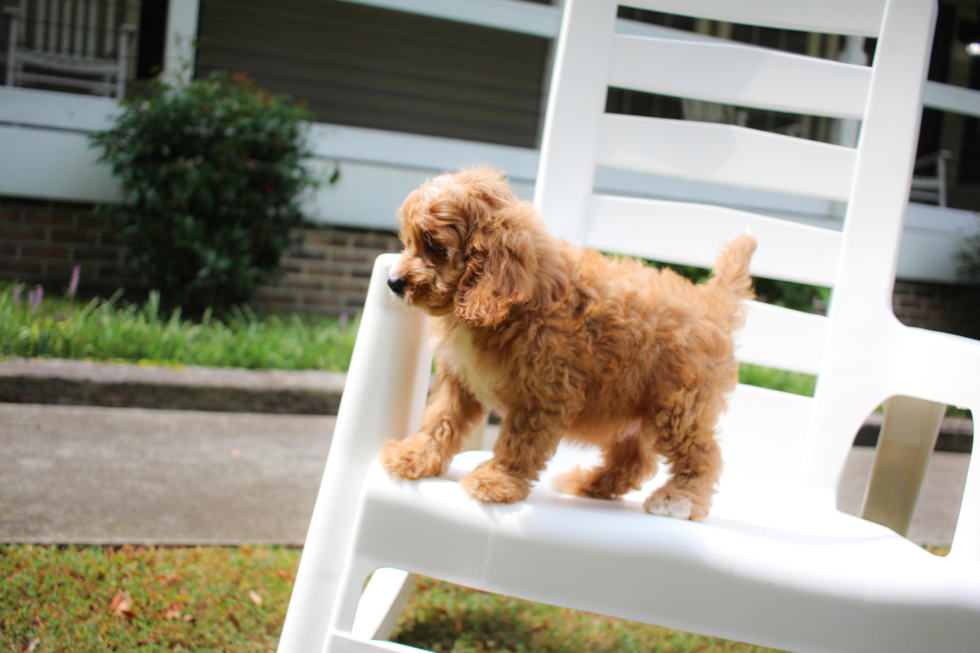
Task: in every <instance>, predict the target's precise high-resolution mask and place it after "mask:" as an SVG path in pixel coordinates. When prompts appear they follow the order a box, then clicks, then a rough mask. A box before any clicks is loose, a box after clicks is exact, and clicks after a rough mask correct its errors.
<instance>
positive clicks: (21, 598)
mask: <svg viewBox="0 0 980 653" xmlns="http://www.w3.org/2000/svg"><path fill="white" fill-rule="evenodd" d="M299 555H300V550H299V549H290V548H284V547H271V546H269V547H266V546H255V547H252V546H240V547H198V548H165V547H131V546H124V547H121V548H113V547H97V546H91V547H89V546H64V547H58V546H38V545H29V544H28V545H0V596H2V597H3V600H2V601H0V649H2V650H4V651H16V652H18V653H20V652H22V651H28V650H30V651H32V652H34V653H47V652H50V651H69V650H70V651H112V650H133V649H137V648H139V649H140V650H144V651H250V652H251V651H274V650H275V647H276V643H277V641H278V638H279V632H280V630H281V629H282V622H283V618H284V617H285V614H286V606H287V604H288V601H289V593H290V591H291V589H292V584H293V579H294V574H295V572H296V567H297V566H298V564H299ZM393 639H395V640H396V641H398V642H401V643H403V644H408V645H410V646H416V647H419V648H429V649H431V650H435V651H447V652H448V651H454V652H457V653H464V652H465V653H469V652H476V651H542V652H549V653H578V652H583V653H584V652H596V653H598V652H602V651H609V652H613V651H616V652H622V653H628V652H631V651H644V652H646V651H678V652H680V651H699V652H704V653H720V652H722V651H741V652H745V653H748V652H750V651H752V652H757V651H767V650H769V649H761V648H758V647H754V646H747V645H744V644H739V643H736V642H728V641H725V640H719V639H714V638H711V637H702V636H700V635H691V634H689V633H684V632H680V631H674V630H668V629H665V628H659V627H656V626H649V625H646V624H640V623H636V622H632V621H625V620H622V619H613V618H611V617H603V616H599V615H595V614H591V613H586V612H579V611H576V610H569V609H565V608H557V607H554V606H549V605H543V604H538V603H531V602H528V601H521V600H518V599H512V598H509V597H504V596H498V595H495V594H487V593H484V592H478V591H475V590H470V589H466V588H463V587H459V586H457V585H451V584H449V583H444V582H441V581H437V580H433V579H430V578H420V579H419V580H418V583H417V586H416V590H415V592H414V594H413V596H412V598H411V600H410V601H409V603H408V605H407V606H406V608H405V610H404V611H403V613H402V616H401V619H400V620H399V622H398V625H397V626H396V629H395V632H394V634H393Z"/></svg>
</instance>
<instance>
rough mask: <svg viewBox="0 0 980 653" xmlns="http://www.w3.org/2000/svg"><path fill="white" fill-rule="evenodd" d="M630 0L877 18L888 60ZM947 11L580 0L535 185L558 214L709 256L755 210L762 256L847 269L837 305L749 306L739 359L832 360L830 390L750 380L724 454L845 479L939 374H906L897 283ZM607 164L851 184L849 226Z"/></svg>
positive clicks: (907, 3)
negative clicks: (720, 202) (795, 118)
mask: <svg viewBox="0 0 980 653" xmlns="http://www.w3.org/2000/svg"><path fill="white" fill-rule="evenodd" d="M619 4H627V5H629V6H632V7H637V8H640V9H649V10H654V11H659V12H665V13H668V14H679V15H683V16H692V17H695V18H703V19H708V20H717V21H723V22H729V23H738V24H748V25H760V26H763V27H774V28H783V29H792V30H800V31H804V32H816V33H828V34H843V35H858V36H868V37H874V38H876V39H877V45H876V50H875V55H874V61H873V65H872V66H870V67H867V66H856V65H851V64H845V63H839V62H836V61H831V60H826V59H818V58H814V57H807V56H802V55H795V54H788V53H785V52H780V51H776V50H767V49H763V48H759V47H754V46H747V45H742V44H739V43H734V42H733V43H717V42H706V41H700V40H673V39H663V38H644V37H637V36H626V35H622V34H617V33H616V29H615V26H616V22H617V5H619ZM935 12H936V7H935V2H934V1H933V0H887V1H886V0H820V1H819V2H814V1H813V0H627V1H625V2H623V0H584V1H582V0H567V2H566V6H565V10H564V16H563V21H562V26H561V33H560V37H559V41H558V46H557V51H556V60H555V71H554V75H553V78H552V88H551V93H550V98H549V104H548V109H547V114H546V121H545V129H544V135H543V144H542V152H541V162H540V168H539V171H538V177H537V185H536V190H535V204H536V206H537V207H538V209H539V210H540V211H541V212H542V214H543V216H544V218H545V220H546V221H547V222H548V224H549V227H550V229H551V230H552V231H553V232H554V233H556V234H558V235H560V236H561V237H563V238H566V239H567V240H569V241H571V242H574V243H576V244H580V245H584V246H588V247H594V248H597V249H599V250H602V251H609V252H616V253H623V254H629V255H633V256H640V257H643V258H648V259H654V260H659V261H664V262H668V263H675V264H684V265H696V266H700V267H710V266H711V263H712V261H713V259H714V257H715V256H716V254H717V252H718V249H719V245H720V244H721V243H722V242H723V241H725V240H729V239H731V238H734V237H735V236H737V235H738V234H740V233H741V232H743V231H744V230H745V229H746V227H748V228H751V230H752V232H753V233H754V234H755V235H756V236H757V238H758V241H759V247H758V250H757V252H756V254H755V257H754V259H753V262H752V271H753V274H754V275H756V276H761V277H767V278H773V279H782V280H787V281H793V282H800V283H807V284H814V285H819V286H827V287H832V288H833V289H834V292H833V300H832V302H831V306H830V312H829V316H828V317H826V318H825V317H822V316H817V315H811V314H804V313H801V312H797V311H791V310H788V309H782V308H778V307H774V306H767V305H763V304H759V303H753V304H752V306H751V307H750V310H749V317H748V320H747V323H746V327H745V329H744V331H743V333H742V335H741V341H740V349H739V353H738V355H739V359H740V360H741V361H742V362H747V363H754V364H759V365H764V366H767V367H773V368H779V369H784V370H791V371H797V372H804V373H808V374H813V375H818V383H817V390H816V393H815V396H814V398H812V399H810V398H804V397H799V396H791V395H787V394H785V393H775V392H768V391H761V390H759V391H755V390H744V389H740V393H738V394H737V395H736V397H735V398H734V399H733V402H732V407H731V409H730V411H729V415H728V417H727V418H726V419H727V420H729V422H732V421H737V422H740V426H741V428H739V429H737V432H738V433H739V438H740V441H739V442H731V441H727V442H723V446H724V448H725V456H726V469H727V471H726V474H738V473H742V472H747V471H749V470H750V469H751V470H752V471H753V473H754V472H761V473H764V474H769V475H773V474H775V475H781V476H783V477H785V478H787V479H802V481H803V482H805V483H807V484H808V485H811V486H815V487H819V488H825V489H828V488H829V489H831V490H832V489H833V488H834V486H835V484H836V480H837V476H838V473H839V471H840V470H841V469H842V466H843V463H844V461H845V459H846V455H847V451H848V449H849V447H850V445H851V440H852V438H853V436H854V434H855V433H856V432H857V430H858V428H859V427H860V425H861V423H862V422H863V420H864V419H865V418H866V417H867V416H868V414H869V413H871V412H872V411H873V410H874V408H875V407H876V406H878V405H880V404H881V403H882V402H883V401H884V400H885V399H887V398H888V397H890V396H894V395H911V396H918V395H915V394H914V393H913V390H917V391H919V392H921V391H922V390H923V387H922V386H921V385H920V386H917V387H916V388H912V387H911V385H909V384H904V383H903V382H901V381H899V380H898V377H896V375H895V369H896V361H897V360H900V359H901V357H902V353H901V352H902V349H903V348H904V345H903V344H902V343H903V342H904V338H906V334H905V330H904V327H902V326H901V325H900V324H899V322H898V321H897V320H896V319H895V317H894V314H893V313H892V310H891V292H892V286H893V283H894V277H895V269H896V261H897V257H898V250H899V245H900V238H901V234H902V225H903V220H904V215H905V209H906V205H907V201H908V197H909V185H910V181H911V177H912V168H913V161H914V155H915V147H916V140H917V136H918V129H919V118H920V113H921V95H922V88H923V84H924V81H925V75H926V69H927V65H928V61H929V52H930V48H931V42H932V33H933V25H934V21H935ZM610 87H616V88H623V89H632V90H639V91H645V92H651V93H657V94H660V95H665V96H674V97H680V98H686V99H690V100H696V101H707V102H716V103H721V104H726V105H734V106H737V107H753V108H760V109H769V110H775V111H781V112H787V113H795V114H803V115H810V116H828V117H833V118H842V119H857V120H862V121H863V122H862V128H861V137H860V141H859V143H858V145H857V148H856V149H855V148H848V147H843V146H838V145H831V144H827V143H821V142H815V141H810V140H805V139H801V138H794V137H791V136H785V135H781V134H774V133H768V132H762V131H758V130H753V129H748V128H745V127H740V126H736V125H731V124H718V123H706V122H693V121H684V120H671V119H661V118H645V117H636V116H626V115H615V114H608V113H605V104H606V95H607V90H608V89H609V88H610ZM600 166H603V167H610V168H619V169H625V170H631V171H639V172H644V173H652V174H656V175H663V176H670V177H677V178H681V179H686V180H695V181H700V182H710V183H714V184H723V185H728V186H735V187H742V188H749V189H759V190H765V191H774V192H779V193H787V194H793V195H799V196H805V197H812V198H822V199H825V200H833V201H837V202H847V207H848V208H847V213H846V217H845V221H844V229H843V232H839V231H834V230H829V229H821V228H817V227H813V226H808V225H803V224H798V223H795V222H791V221H786V220H779V219H774V218H770V217H766V216H761V215H755V214H750V213H746V212H741V211H735V210H731V209H727V208H722V207H717V206H707V205H700V204H690V203H678V202H668V201H659V200H650V199H637V198H632V197H611V196H604V195H600V194H596V193H595V192H594V186H595V184H594V182H595V175H596V170H597V167H600ZM905 376H906V377H909V376H914V375H910V374H906V375H905ZM913 385H914V384H913ZM930 391H931V390H930ZM939 394H942V392H939ZM924 398H928V399H933V400H942V399H936V398H935V397H933V396H926V397H924ZM945 402H946V403H952V402H951V401H949V399H946V400H945ZM794 433H799V436H798V437H797V436H795V435H793V434H794Z"/></svg>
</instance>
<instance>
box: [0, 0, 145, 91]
mask: <svg viewBox="0 0 980 653" xmlns="http://www.w3.org/2000/svg"><path fill="white" fill-rule="evenodd" d="M117 9H118V10H119V11H117ZM124 11H125V8H124V7H117V3H116V2H96V0H38V1H35V2H27V1H25V0H21V2H20V6H18V7H4V8H3V13H4V14H6V15H7V16H9V19H10V27H9V29H10V31H9V33H8V34H9V39H8V42H7V78H6V85H7V86H28V85H33V84H43V85H55V86H64V87H69V88H78V89H81V90H84V91H88V92H91V93H95V94H98V95H106V96H111V97H116V98H122V97H123V96H124V95H125V94H126V77H127V73H126V69H127V66H129V47H130V45H131V44H132V41H133V39H134V38H135V35H136V31H137V29H136V26H135V25H130V24H128V23H126V24H122V25H117V23H118V22H119V18H121V17H122V14H123V12H124ZM31 28H32V29H31ZM28 36H30V37H31V38H30V43H28V38H27V37H28Z"/></svg>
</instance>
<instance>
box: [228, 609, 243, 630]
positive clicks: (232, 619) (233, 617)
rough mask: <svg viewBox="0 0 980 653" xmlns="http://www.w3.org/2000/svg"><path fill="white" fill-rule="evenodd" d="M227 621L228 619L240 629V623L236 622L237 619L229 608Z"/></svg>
mask: <svg viewBox="0 0 980 653" xmlns="http://www.w3.org/2000/svg"><path fill="white" fill-rule="evenodd" d="M228 621H230V622H231V625H233V626H234V627H235V628H236V629H238V630H241V629H242V626H241V624H239V623H238V619H237V618H236V617H235V615H233V614H232V613H231V610H229V611H228Z"/></svg>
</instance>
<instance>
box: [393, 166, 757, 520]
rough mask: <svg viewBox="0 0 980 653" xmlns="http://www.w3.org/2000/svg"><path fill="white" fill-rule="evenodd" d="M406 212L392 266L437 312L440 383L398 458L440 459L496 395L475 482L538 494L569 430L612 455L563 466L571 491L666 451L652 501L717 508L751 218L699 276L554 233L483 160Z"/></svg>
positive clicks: (607, 481)
mask: <svg viewBox="0 0 980 653" xmlns="http://www.w3.org/2000/svg"><path fill="white" fill-rule="evenodd" d="M399 220H400V222H401V232H400V235H401V239H402V242H403V243H404V245H405V249H404V252H403V253H402V256H401V258H400V259H399V261H398V263H397V264H396V266H395V267H394V268H393V270H392V276H393V277H395V278H399V279H402V280H404V282H405V286H404V290H403V292H402V299H403V300H404V301H405V302H407V303H408V304H409V305H411V306H415V307H418V308H420V309H422V310H424V311H426V312H427V313H428V314H429V315H430V316H432V319H431V329H430V331H431V333H432V338H433V341H434V343H435V358H436V384H435V386H434V388H433V391H432V393H431V395H430V397H429V403H428V405H427V407H426V409H425V413H424V416H423V418H422V424H421V428H420V430H419V432H418V433H416V434H414V435H412V436H411V437H409V438H406V439H404V440H400V441H391V442H388V443H387V444H386V446H385V447H384V449H383V450H382V452H381V455H380V458H381V462H382V465H383V466H384V468H385V470H386V471H387V472H388V473H389V474H391V475H393V476H396V477H400V478H409V479H416V478H422V477H427V476H437V475H440V474H442V473H444V472H445V471H446V469H447V468H448V465H449V462H450V460H451V458H452V457H453V456H454V455H455V454H457V453H458V452H459V451H460V450H461V449H462V446H463V441H464V439H465V437H466V435H468V434H469V433H470V432H471V431H472V430H473V428H474V427H475V426H476V425H477V424H479V422H480V421H481V420H482V418H483V417H484V415H485V414H486V412H487V410H488V409H490V408H493V409H494V410H496V411H498V412H499V413H500V414H501V415H502V416H503V422H502V425H501V429H500V436H499V438H498V440H497V444H496V446H495V447H494V456H493V458H492V459H491V460H489V461H487V462H486V463H484V464H483V465H481V466H480V467H479V468H477V469H476V470H474V471H473V472H472V473H470V474H468V475H467V476H465V477H464V478H463V479H462V481H461V484H462V486H463V488H464V490H465V491H466V492H467V493H468V494H469V495H470V496H472V497H473V498H476V499H478V500H480V501H484V502H501V503H512V502H515V501H519V500H522V499H524V498H526V497H527V495H528V492H529V491H530V488H531V483H532V482H533V481H535V480H537V479H538V474H539V472H540V471H541V470H542V469H543V468H544V466H545V465H546V463H547V462H548V460H549V459H550V458H551V457H552V455H553V454H554V452H555V449H556V448H557V446H558V442H559V440H561V439H562V438H565V439H567V440H570V441H572V442H577V443H584V444H593V445H597V446H598V447H600V448H601V449H602V451H603V452H604V458H603V462H602V463H601V464H600V465H599V466H598V467H596V468H594V469H588V470H582V469H576V470H573V471H571V472H568V473H566V474H564V475H562V476H561V477H559V478H558V479H557V481H556V488H557V489H559V490H560V491H562V492H565V493H569V494H575V495H579V496H586V497H595V498H602V499H615V498H618V497H620V496H622V495H623V494H624V493H626V492H629V491H631V490H635V489H638V488H639V487H640V486H641V485H642V484H643V483H645V482H646V481H647V480H649V479H650V478H652V477H653V475H654V474H655V473H656V471H657V464H658V459H659V458H660V457H661V456H662V457H663V458H664V459H665V460H666V461H667V462H668V463H669V464H670V471H671V477H670V479H669V480H668V481H667V483H666V484H665V485H664V486H663V487H661V488H659V489H658V490H656V491H655V492H654V493H653V494H652V495H651V496H650V497H649V498H648V499H647V501H646V503H645V507H646V509H647V510H648V511H650V512H653V513H654V514H661V515H669V516H673V517H679V518H687V519H693V520H701V519H704V517H705V516H707V514H708V510H709V508H710V507H711V501H712V497H713V495H714V492H715V488H716V485H717V481H718V478H719V474H720V472H721V467H722V461H721V454H720V451H719V448H718V444H717V442H716V439H715V435H716V433H715V432H716V425H717V421H718V418H719V416H720V415H721V414H722V413H723V412H724V411H725V409H726V403H725V402H726V396H727V395H728V394H729V393H730V392H731V391H732V390H734V388H735V385H736V383H737V379H738V363H737V362H736V360H735V357H734V344H733V339H732V332H733V331H734V330H736V329H738V328H739V327H740V326H741V325H742V323H743V321H744V307H743V300H746V299H750V298H752V297H753V292H752V288H751V278H750V277H749V270H748V267H749V259H750V258H751V256H752V253H753V251H754V250H755V239H754V238H753V237H752V236H751V235H749V234H747V233H746V234H743V235H742V236H740V237H739V238H737V239H735V240H734V241H732V242H730V243H728V244H727V245H725V246H724V248H723V249H722V253H721V255H720V256H719V257H718V259H717V260H716V261H715V268H714V275H713V277H712V278H711V279H710V280H709V281H708V282H707V283H706V284H702V285H694V284H691V283H690V282H689V281H687V280H686V279H684V278H683V277H681V276H679V275H677V274H675V273H674V272H673V271H671V270H656V269H653V268H650V267H647V266H645V265H644V264H643V263H642V262H639V261H635V260H631V259H614V258H609V257H606V256H603V255H601V254H599V253H598V252H595V251H590V250H585V249H581V248H577V247H574V246H572V245H570V244H568V243H567V242H565V241H562V240H559V239H557V238H555V237H553V236H551V235H550V234H549V233H548V232H547V231H546V229H545V226H544V222H543V221H542V220H541V218H540V217H539V216H538V215H537V214H536V212H535V211H534V209H533V207H532V206H531V205H530V204H528V203H526V202H522V201H519V200H517V199H516V198H515V197H514V195H513V194H512V193H511V191H510V188H509V186H508V184H507V182H506V181H505V180H504V179H503V178H502V175H501V174H500V173H499V172H496V171H494V170H492V169H490V168H487V167H480V168H475V169H470V170H462V171H460V172H457V173H454V174H445V175H442V176H440V177H437V178H435V179H432V180H430V181H428V182H426V183H425V184H424V185H423V186H422V187H421V188H419V189H417V190H415V191H413V192H412V193H411V194H410V195H409V196H408V198H407V199H406V200H405V203H404V204H403V205H402V207H401V209H400V210H399Z"/></svg>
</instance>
